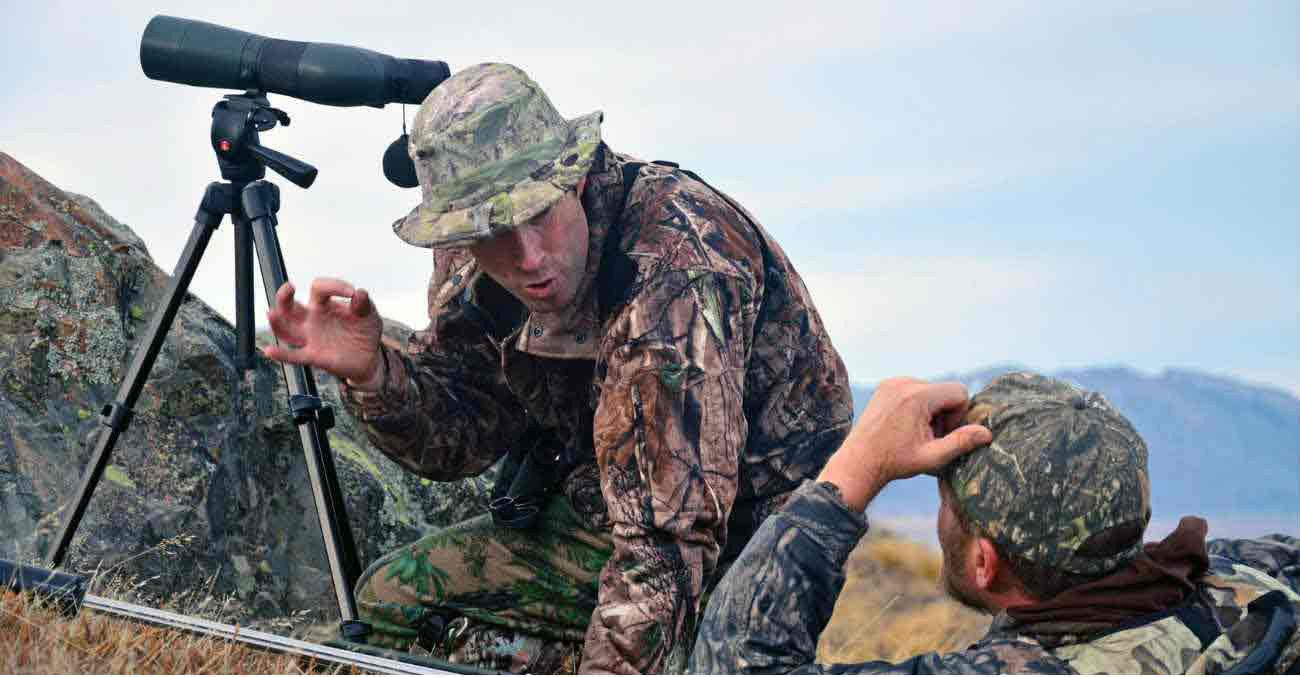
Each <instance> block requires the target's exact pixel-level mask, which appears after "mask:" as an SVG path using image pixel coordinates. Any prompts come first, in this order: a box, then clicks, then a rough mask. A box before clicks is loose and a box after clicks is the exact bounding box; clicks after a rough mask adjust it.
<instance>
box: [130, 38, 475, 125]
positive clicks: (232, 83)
mask: <svg viewBox="0 0 1300 677" xmlns="http://www.w3.org/2000/svg"><path fill="white" fill-rule="evenodd" d="M140 66H141V67H142V68H144V74H145V75H147V76H149V77H150V78H152V79H154V80H166V81H167V82H178V83H180V84H184V85H194V86H196V87H218V88H222V89H243V90H249V89H256V90H260V91H262V92H273V93H276V94H287V95H289V96H292V97H295V98H298V99H303V100H305V101H311V102H314V103H320V104H325V105H327V106H374V107H376V108H382V107H383V106H384V104H387V103H410V104H416V105H418V104H420V103H422V102H423V101H424V98H425V97H426V96H428V95H429V92H431V91H433V88H434V87H436V86H438V83H440V82H442V81H443V80H445V79H447V78H448V77H449V76H450V75H451V71H450V69H448V68H447V64H446V63H444V62H442V61H421V60H419V59H396V58H393V57H391V56H388V55H387V54H380V53H379V52H372V51H370V50H368V49H361V48H359V47H348V46H347V45H335V44H330V43H325V42H296V41H293V40H276V39H274V38H267V37H263V36H260V35H255V34H253V33H246V32H244V31H240V30H235V29H233V28H226V27H225V26H218V25H216V24H210V23H206V22H203V21H194V20H191V19H180V18H177V17H172V16H163V15H158V16H155V17H154V18H153V19H152V20H150V21H149V25H148V26H146V27H145V29H144V37H142V38H141V39H140Z"/></svg>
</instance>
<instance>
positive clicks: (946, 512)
mask: <svg viewBox="0 0 1300 677" xmlns="http://www.w3.org/2000/svg"><path fill="white" fill-rule="evenodd" d="M956 500H957V499H956V497H955V496H953V495H952V489H950V488H949V487H948V485H947V483H945V482H944V481H943V479H942V478H940V479H939V520H938V525H937V528H938V532H939V549H940V550H941V551H942V552H943V568H942V570H941V571H940V572H939V580H941V581H943V589H944V591H945V592H947V593H948V595H949V596H950V597H952V598H953V599H955V600H957V601H958V602H959V603H961V604H962V605H963V606H966V607H969V608H971V609H974V610H976V611H982V612H984V613H992V607H991V605H990V604H989V603H988V601H987V600H986V598H985V595H984V594H983V591H981V590H980V589H979V588H977V587H976V586H975V583H974V581H973V580H972V572H971V571H970V567H969V566H968V555H969V552H970V548H971V541H972V540H973V539H974V538H975V534H970V533H967V532H966V530H965V529H963V528H962V524H961V519H960V518H959V517H958V516H957V512H956V511H957V506H956Z"/></svg>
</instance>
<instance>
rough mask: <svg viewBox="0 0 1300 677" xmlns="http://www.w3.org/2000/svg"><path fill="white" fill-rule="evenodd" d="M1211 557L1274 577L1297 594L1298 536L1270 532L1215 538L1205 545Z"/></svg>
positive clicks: (1299, 567)
mask: <svg viewBox="0 0 1300 677" xmlns="http://www.w3.org/2000/svg"><path fill="white" fill-rule="evenodd" d="M1206 550H1208V551H1209V554H1210V556H1211V557H1223V558H1225V559H1228V560H1230V561H1232V562H1234V563H1236V564H1241V565H1243V566H1248V567H1250V568H1252V569H1256V570H1259V571H1262V572H1264V573H1265V574H1268V575H1269V576H1272V577H1273V578H1276V579H1277V580H1278V581H1280V582H1282V583H1283V584H1284V585H1286V586H1287V587H1289V588H1291V589H1292V590H1294V591H1296V592H1297V593H1300V538H1295V537H1293V536H1283V535H1282V534H1271V535H1268V536H1263V537H1261V538H1248V539H1240V540H1228V539H1215V540H1213V541H1210V542H1209V543H1208V544H1206Z"/></svg>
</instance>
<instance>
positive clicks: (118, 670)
mask: <svg viewBox="0 0 1300 677" xmlns="http://www.w3.org/2000/svg"><path fill="white" fill-rule="evenodd" d="M940 565H941V560H940V557H939V553H938V552H936V551H935V550H933V549H932V548H928V547H926V546H924V545H920V544H918V543H914V542H911V541H907V540H903V539H899V538H893V537H890V536H871V537H868V538H867V539H865V540H864V541H863V542H862V543H861V544H860V545H859V546H858V548H857V549H856V550H854V552H853V555H852V556H850V558H849V561H848V563H847V564H846V565H845V569H846V571H847V574H848V580H847V581H846V583H845V585H844V591H843V592H842V593H841V594H840V598H839V601H838V602H837V604H836V606H835V614H834V616H832V618H831V621H830V624H829V625H828V626H827V627H826V631H825V632H824V633H823V634H822V638H821V644H820V645H819V646H818V659H819V660H820V661H822V662H825V663H857V662H861V661H867V660H875V659H883V660H889V661H899V660H903V659H906V658H908V657H910V656H913V655H915V654H918V653H922V652H925V651H939V652H945V651H954V650H959V649H962V648H964V647H965V646H966V645H968V644H970V643H971V642H973V641H975V640H976V639H978V638H979V637H980V636H981V635H983V634H984V631H985V629H987V627H988V617H986V616H983V615H981V614H978V613H975V612H973V611H970V610H968V609H966V608H964V607H962V606H961V605H959V604H957V603H956V602H953V601H951V600H949V599H948V598H947V597H946V596H945V595H944V594H943V592H942V591H941V590H940V588H939V583H938V581H939V571H940ZM204 601H205V602H207V603H210V600H204ZM199 606H207V604H200V605H199ZM205 615H206V614H205ZM328 671H329V669H328V668H327V666H323V665H320V664H314V665H313V664H303V663H301V662H300V661H299V660H298V659H296V658H293V657H289V656H281V655H276V654H271V653H267V652H264V651H258V650H256V649H252V648H250V647H247V646H245V645H242V644H238V643H235V642H229V641H223V640H214V639H210V638H202V637H196V636H194V635H189V634H186V633H182V632H178V631H174V630H166V629H160V628H153V627H148V626H144V625H140V624H136V623H131V622H127V621H122V620H118V619H115V618H112V617H109V616H105V615H99V614H93V613H89V612H82V614H81V615H79V616H78V617H76V618H72V619H67V618H64V617H62V616H59V615H58V614H57V613H56V612H54V611H52V610H50V609H46V608H43V607H41V606H40V605H38V604H35V603H33V602H32V600H31V599H30V598H28V597H27V596H25V595H18V594H14V593H11V592H8V591H4V592H3V593H2V594H0V674H5V673H47V674H48V673H56V674H57V673H62V674H69V673H112V674H126V673H163V674H200V673H206V674H213V673H226V674H228V673H253V674H259V673H260V674H267V673H270V674H304V673H310V672H316V673H319V672H328Z"/></svg>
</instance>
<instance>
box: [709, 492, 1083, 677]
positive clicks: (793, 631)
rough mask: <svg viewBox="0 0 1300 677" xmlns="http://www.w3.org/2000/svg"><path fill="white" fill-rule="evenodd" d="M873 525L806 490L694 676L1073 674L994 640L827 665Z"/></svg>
mask: <svg viewBox="0 0 1300 677" xmlns="http://www.w3.org/2000/svg"><path fill="white" fill-rule="evenodd" d="M866 530H867V524H866V519H865V518H864V517H863V516H862V515H861V514H860V513H856V512H853V511H852V510H850V509H849V508H848V506H846V505H844V502H843V500H842V499H841V498H840V494H839V491H838V490H837V489H836V488H835V487H834V486H833V485H831V484H827V483H824V482H811V481H809V482H805V483H804V484H803V486H801V487H800V488H799V489H798V490H796V491H795V493H794V494H793V495H792V496H791V497H790V500H789V502H787V503H786V504H785V507H783V508H782V509H781V510H780V511H778V512H777V513H776V514H774V515H772V516H771V517H769V518H768V519H767V520H766V521H764V522H763V525H762V526H761V527H759V530H758V532H757V533H755V534H754V538H753V539H752V540H751V541H750V542H749V545H747V546H746V547H745V550H744V551H743V552H742V553H741V555H740V558H739V559H738V560H736V562H735V564H733V565H732V566H731V569H730V570H728V571H727V575H726V576H724V577H723V578H722V581H721V582H720V583H719V584H718V587H717V588H716V589H715V590H714V592H713V596H712V598H711V599H710V600H709V606H708V609H707V610H706V611H705V613H704V618H703V620H702V621H701V623H700V635H699V637H698V639H696V642H695V651H694V653H693V654H692V655H691V662H690V666H689V669H690V672H695V673H709V674H717V673H724V674H737V673H747V674H752V673H778V672H799V673H826V674H999V673H1018V672H1032V673H1040V674H1048V673H1064V672H1070V670H1069V668H1068V666H1066V665H1065V664H1064V663H1063V662H1061V661H1059V660H1057V659H1055V658H1053V657H1052V656H1051V655H1050V654H1048V653H1047V652H1046V651H1044V650H1043V648H1042V647H1041V646H1039V645H1038V644H1037V643H1035V642H1033V641H1031V640H1027V639H1024V638H1018V637H988V638H985V639H984V640H982V641H981V642H979V643H978V644H975V645H973V646H971V647H970V648H969V649H967V650H965V651H960V652H956V653H950V654H938V653H926V654H921V655H918V656H913V657H912V658H909V659H907V660H905V661H902V662H899V663H890V662H887V661H869V662H866V663H853V664H834V665H825V664H820V663H817V641H818V639H819V637H820V635H821V633H822V630H824V629H825V628H826V623H827V622H828V621H830V617H831V613H832V612H833V611H834V609H835V601H836V599H837V598H838V597H839V594H840V589H841V588H842V587H843V586H844V562H845V560H847V559H848V557H849V553H851V552H852V551H853V548H854V547H855V546H856V545H857V543H858V541H859V540H861V538H862V536H863V534H865V533H866Z"/></svg>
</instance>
